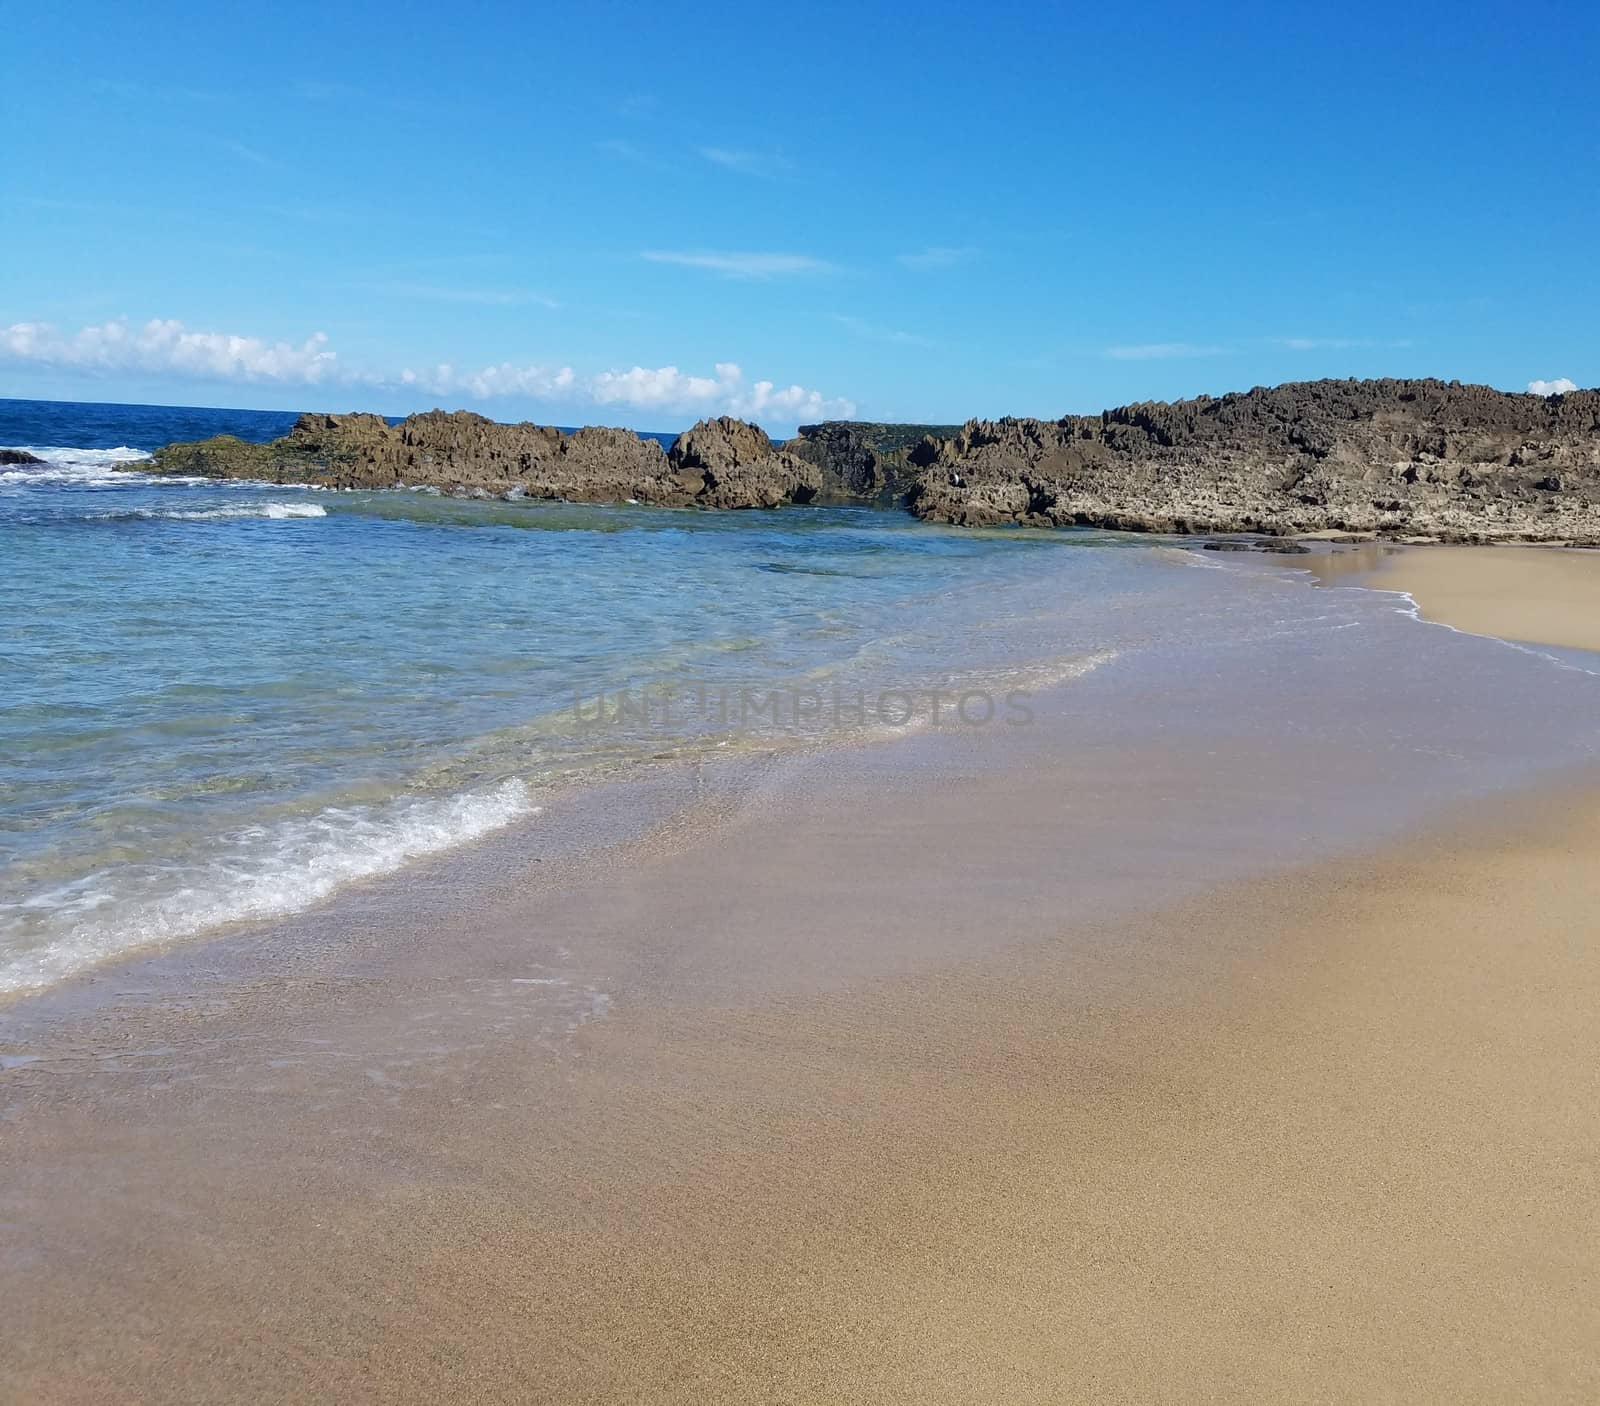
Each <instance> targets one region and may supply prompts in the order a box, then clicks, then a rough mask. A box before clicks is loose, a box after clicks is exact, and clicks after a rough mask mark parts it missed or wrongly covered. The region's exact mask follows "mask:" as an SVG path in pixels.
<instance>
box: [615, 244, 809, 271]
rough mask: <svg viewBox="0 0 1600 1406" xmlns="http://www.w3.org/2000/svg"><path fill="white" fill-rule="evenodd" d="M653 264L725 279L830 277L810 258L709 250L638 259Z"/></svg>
mask: <svg viewBox="0 0 1600 1406" xmlns="http://www.w3.org/2000/svg"><path fill="white" fill-rule="evenodd" d="M639 257H640V258H642V259H648V260H649V261H650V262H651V263H652V264H677V265H678V266H680V267H681V268H691V269H705V270H706V271H707V272H709V273H719V274H721V275H722V276H723V277H724V278H794V277H797V276H802V275H806V274H818V273H833V272H834V271H835V269H834V266H833V265H832V264H830V263H829V262H828V261H827V260H826V259H817V258H813V257H812V256H811V255H810V254H748V253H746V254H740V253H716V252H714V251H711V250H706V249H697V250H673V249H647V250H645V251H644V253H642V254H641V255H640V256H639Z"/></svg>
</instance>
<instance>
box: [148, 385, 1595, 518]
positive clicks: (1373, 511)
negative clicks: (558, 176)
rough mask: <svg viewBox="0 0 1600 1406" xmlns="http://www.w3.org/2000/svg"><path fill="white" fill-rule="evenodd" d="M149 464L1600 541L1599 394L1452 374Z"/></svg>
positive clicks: (340, 435) (316, 476)
mask: <svg viewBox="0 0 1600 1406" xmlns="http://www.w3.org/2000/svg"><path fill="white" fill-rule="evenodd" d="M137 467H139V468H141V469H149V470H153V471H155V472H157V473H185V474H191V473H192V474H207V475H211V476H215V477H224V478H255V479H265V480H268V481H271V482H278V483H289V482H293V483H317V484H326V485H328V486H330V487H340V488H392V487H397V486H411V487H418V486H423V485H432V486H436V487H438V488H441V489H444V490H446V491H449V492H452V493H468V494H477V495H497V496H503V497H529V498H565V499H572V500H576V501H581V502H615V501H621V500H629V499H631V500H633V501H636V502H640V503H652V504H661V505H665V506H688V505H694V506H700V507H709V508H766V507H776V506H780V505H782V504H786V503H806V502H812V501H828V500H831V499H843V500H847V501H856V502H878V503H903V504H904V505H905V506H906V507H908V508H909V509H910V510H911V511H912V512H914V513H916V514H917V515H918V516H919V517H923V518H927V519H930V520H934V521H939V522H948V523H955V524H959V525H968V526H991V525H995V524H1006V523H1015V524H1021V525H1026V526H1033V527H1062V526H1076V525H1082V526H1094V527H1102V528H1114V529H1125V530H1128V531H1138V532H1163V533H1198V534H1204V535H1218V534H1242V533H1258V534H1265V535H1269V536H1292V535H1295V534H1302V533H1323V534H1328V533H1363V534H1365V533H1376V534H1379V535H1383V536H1394V537H1401V536H1406V537H1432V538H1437V539H1439V540H1443V541H1511V540H1518V541H1545V542H1548V541H1571V542H1582V543H1591V544H1600V391H1593V390H1590V391H1574V392H1571V393H1569V394H1567V395H1561V396H1551V397H1544V396H1535V395H1512V394H1507V393H1504V392H1501V391H1494V390H1490V389H1488V388H1487V387H1484V386H1464V385H1461V384H1460V383H1459V382H1455V381H1451V382H1448V383H1446V382H1443V381H1434V380H1415V381H1396V380H1385V381H1310V382H1301V383H1292V384H1287V385H1282V386H1276V387H1271V388H1257V389H1255V390H1252V391H1247V392H1243V393H1238V394H1230V395H1225V396H1222V397H1220V398H1218V399H1213V398H1211V397H1209V396H1202V397H1200V398H1198V399H1196V400H1185V401H1178V402H1175V403H1173V404H1166V403H1158V402H1151V403H1145V404H1140V405H1129V406H1124V407H1122V408H1121V409H1117V410H1108V411H1105V412H1104V413H1103V414H1100V415H1092V416H1067V417H1065V418H1063V419H1060V420H1047V421H1041V420H1016V419H1005V420H971V421H968V422H967V424H965V425H963V426H962V427H961V428H960V429H959V430H956V429H951V428H949V427H938V426H935V427H929V426H913V425H871V424H862V423H845V422H830V423H827V424H821V425H809V426H805V427H803V428H802V429H801V431H800V433H799V435H798V436H796V438H794V439H792V440H790V441H789V442H788V443H787V444H785V445H783V446H782V447H781V448H780V447H777V446H774V444H773V443H772V441H771V440H770V439H768V438H767V436H766V434H765V433H763V432H762V431H761V430H760V429H758V428H756V427H755V426H754V425H749V424H746V423H744V422H743V421H740V420H734V419H730V418H728V417H725V416H724V417H721V418H719V419H715V420H704V421H701V422H700V423H699V424H697V425H696V426H695V427H694V428H693V429H691V430H687V431H685V432H684V433H683V434H682V435H680V436H679V437H678V439H677V440H676V442H675V443H674V444H673V446H672V448H671V449H670V451H663V449H662V448H661V446H660V445H659V444H657V443H656V442H655V441H654V440H650V439H643V438H641V437H640V436H638V435H636V434H633V433H632V432H630V431H627V430H609V429H584V430H578V431H576V432H575V433H572V434H567V433H564V432H563V431H560V430H556V429H550V428H547V427H544V426H540V425H531V424H518V425H501V424H495V423H494V422H492V421H490V420H486V419H484V418H483V417H482V416H481V415H474V414H470V413H468V412H466V411H458V412H455V413H453V414H446V413H444V412H442V411H437V410H435V411H430V412H428V413H427V414H423V415H412V416H410V417H409V418H408V419H406V420H404V421H402V422H401V423H400V424H398V425H390V424H389V423H388V422H387V421H385V420H383V419H382V418H381V417H379V416H376V415H302V416H301V417H300V419H299V421H298V422H296V424H295V426H294V429H293V430H291V431H290V433H289V434H288V435H286V436H285V437H284V438H282V439H279V440H275V441H273V442H272V443H271V444H246V443H243V442H241V441H240V440H237V439H233V438H230V437H227V436H222V437H219V438H216V439H210V440H204V441H201V442H199V443H197V444H175V445H169V446H168V447H167V448H165V449H163V450H161V451H159V452H158V453H157V455H156V456H155V459H154V461H153V462H151V463H148V464H140V465H138V466H137Z"/></svg>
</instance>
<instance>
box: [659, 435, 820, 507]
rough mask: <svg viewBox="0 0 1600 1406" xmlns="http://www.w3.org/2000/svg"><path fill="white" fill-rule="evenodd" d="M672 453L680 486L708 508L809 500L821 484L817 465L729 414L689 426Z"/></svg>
mask: <svg viewBox="0 0 1600 1406" xmlns="http://www.w3.org/2000/svg"><path fill="white" fill-rule="evenodd" d="M667 457H668V459H669V461H670V462H671V464H672V467H673V472H674V474H675V476H676V478H677V481H678V484H679V486H680V487H682V488H683V489H684V491H686V492H690V493H692V494H693V495H694V501H695V502H696V503H699V504H701V505H703V506H705V507H708V508H743V507H758V508H776V507H779V506H780V505H782V504H784V503H809V502H810V501H811V500H812V499H813V498H815V497H816V496H817V491H818V489H820V488H821V486H822V475H821V474H820V473H819V472H818V470H817V468H816V466H815V465H814V464H811V463H808V462H807V461H805V460H804V459H800V458H797V457H796V456H795V455H793V454H789V453H785V452H784V451H783V450H780V449H777V448H775V447H774V446H773V443H772V441H771V440H770V439H768V438H767V435H766V431H764V430H762V429H759V428H757V427H756V426H755V425H750V424H746V423H745V422H744V421H743V420H735V419H732V418H731V417H729V416H727V415H721V416H719V417H718V418H717V419H715V420H702V421H701V422H700V423H699V424H698V425H696V426H695V427H694V428H693V429H690V430H685V431H684V432H683V433H682V434H681V435H679V436H678V438H677V439H676V440H674V441H673V444H672V449H671V450H670V451H669V453H668V456H667Z"/></svg>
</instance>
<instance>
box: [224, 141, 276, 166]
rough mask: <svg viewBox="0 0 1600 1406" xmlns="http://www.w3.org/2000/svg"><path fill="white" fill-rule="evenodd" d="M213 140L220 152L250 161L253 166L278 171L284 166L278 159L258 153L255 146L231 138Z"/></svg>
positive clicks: (261, 152) (264, 153) (262, 152)
mask: <svg viewBox="0 0 1600 1406" xmlns="http://www.w3.org/2000/svg"><path fill="white" fill-rule="evenodd" d="M211 140H212V143H213V145H215V146H216V147H217V148H218V149H219V150H221V151H225V152H227V153H228V154H229V155H230V156H237V157H238V158H239V160H241V161H248V162H249V163H250V164H251V165H252V166H260V167H263V168H265V169H273V170H276V169H279V168H281V167H282V165H283V163H282V162H281V161H279V160H278V159H277V158H276V157H274V156H269V155H268V154H267V153H266V152H264V151H258V150H257V149H256V148H255V147H253V146H246V145H245V143H243V142H240V141H234V140H233V139H232V138H231V137H213V138H212V139H211Z"/></svg>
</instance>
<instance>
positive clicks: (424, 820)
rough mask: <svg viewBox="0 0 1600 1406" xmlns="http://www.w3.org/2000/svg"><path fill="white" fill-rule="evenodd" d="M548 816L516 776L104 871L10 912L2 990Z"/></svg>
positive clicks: (2, 943) (300, 900)
mask: <svg viewBox="0 0 1600 1406" xmlns="http://www.w3.org/2000/svg"><path fill="white" fill-rule="evenodd" d="M538 809H539V808H538V807H537V806H535V805H534V804H533V803H532V801H531V799H530V797H529V794H528V788H527V787H526V785H524V784H523V783H522V782H521V781H515V780H513V781H505V782H502V783H501V784H500V785H498V786H496V787H494V788H493V789H492V790H488V791H479V792H466V793H462V794H459V795H454V796H429V797H419V798H415V799H411V800H405V801H399V802H392V803H390V804H388V805H385V806H347V807H332V808H329V809H326V810H323V811H320V812H318V813H317V814H315V815H312V816H306V817H301V818H297V819H294V820H289V821H283V822H280V823H278V824H276V825H272V826H252V827H250V828H248V829H244V830H239V831H236V832H234V833H232V834H229V835H225V836H223V837H221V839H220V842H219V843H218V845H217V846H216V848H215V849H214V850H213V852H212V853H211V854H210V855H208V856H206V857H205V858H204V859H201V860H198V861H196V862H194V863H190V864H184V865H145V866H127V867H119V868H116V869H105V870H101V871H99V872H98V873H94V874H90V875H87V876H86V877H84V878H82V879H78V880H75V881H73V882H72V883H71V884H68V885H65V886H63V887H61V888H58V889H56V890H53V891H51V892H48V893H41V894H36V895H34V896H33V897H31V898H29V899H26V900H24V901H23V902H21V903H16V904H7V905H4V906H3V907H0V993H6V992H18V991H27V990H32V989H34V988H37V987H42V986H49V985H53V984H54V983H56V982H58V981H61V980H62V979H63V978H65V977H68V976H71V975H73V974H74V973H76V972H80V971H83V970H84V969H86V968H88V967H92V966H95V965H97V964H99V963H101V962H104V961H107V960H109V959H111V958H114V957H120V956H123V955H126V954H128V953H131V952H135V951H137V950H139V949H141V948H150V947H158V946H161V945H162V944H165V943H169V942H172V941H175V940H178V939H182V938H187V937H194V936H196V935H198V934H200V933H203V932H206V931H208V930H210V929H213V928H217V927H221V926H223V925H224V924H227V923H235V922H239V921H242V920H250V919H261V918H272V917H280V916H282V915H284V914H286V913H293V912H297V911H299V910H300V909H303V908H308V907H310V906H311V905H312V904H314V903H317V902H319V901H320V900H321V899H324V898H326V897H327V896H328V895H329V894H331V893H333V892H334V891H335V890H336V889H338V888H341V887H343V886H344V885H346V884H349V883H352V882H354V881H356V880H359V879H366V878H372V877H375V876H377V875H380V874H389V873H393V872H394V871H395V870H396V869H399V868H400V867H401V866H402V865H404V864H406V863H409V862H410V861H411V860H414V859H419V858H422V857H424V856H426V855H430V854H436V853H438V852H439V851H441V850H446V849H452V848H454V847H455V846H457V845H462V844H466V843H468V842H469V841H471V840H475V839H477V838H479V837H480V836H482V835H486V834H488V833H489V832H490V831H492V830H498V829H500V828H502V827H503V826H506V825H509V824H511V823H512V822H513V821H515V820H518V819H521V818H522V817H524V816H529V815H534V814H537V812H538ZM24 943H25V944H26V947H25V949H24V946H23V944H24Z"/></svg>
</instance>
